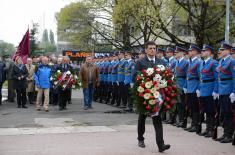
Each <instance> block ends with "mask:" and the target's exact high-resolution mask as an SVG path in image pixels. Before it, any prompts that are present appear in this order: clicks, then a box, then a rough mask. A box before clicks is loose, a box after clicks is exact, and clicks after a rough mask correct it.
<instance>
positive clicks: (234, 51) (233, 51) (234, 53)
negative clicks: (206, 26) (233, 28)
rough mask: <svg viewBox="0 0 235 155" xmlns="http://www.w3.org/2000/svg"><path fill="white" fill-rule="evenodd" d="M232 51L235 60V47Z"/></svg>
mask: <svg viewBox="0 0 235 155" xmlns="http://www.w3.org/2000/svg"><path fill="white" fill-rule="evenodd" d="M231 50H232V51H231V55H232V58H233V59H235V47H233V48H232V49H231Z"/></svg>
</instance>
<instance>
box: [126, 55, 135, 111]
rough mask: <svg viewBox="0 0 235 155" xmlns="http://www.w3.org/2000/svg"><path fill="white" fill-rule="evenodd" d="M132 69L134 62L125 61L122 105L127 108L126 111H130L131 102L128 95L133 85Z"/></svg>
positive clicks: (131, 60) (130, 60)
mask: <svg viewBox="0 0 235 155" xmlns="http://www.w3.org/2000/svg"><path fill="white" fill-rule="evenodd" d="M134 67H135V62H134V60H133V59H129V60H126V63H125V72H124V73H125V78H124V88H125V89H124V90H125V92H124V95H125V96H124V103H123V105H124V106H125V107H126V106H128V107H127V108H128V110H132V108H133V106H132V101H131V94H130V88H131V85H132V84H133V81H132V79H133V74H134Z"/></svg>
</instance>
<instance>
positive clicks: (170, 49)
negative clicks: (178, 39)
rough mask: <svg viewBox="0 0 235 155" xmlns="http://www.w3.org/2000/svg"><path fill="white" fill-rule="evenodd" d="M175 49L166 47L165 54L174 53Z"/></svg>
mask: <svg viewBox="0 0 235 155" xmlns="http://www.w3.org/2000/svg"><path fill="white" fill-rule="evenodd" d="M174 51H175V49H174V48H171V47H167V48H166V52H172V53H174Z"/></svg>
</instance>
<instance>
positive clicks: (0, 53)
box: [0, 41, 16, 57]
mask: <svg viewBox="0 0 235 155" xmlns="http://www.w3.org/2000/svg"><path fill="white" fill-rule="evenodd" d="M15 50H16V49H15V47H14V45H13V44H11V43H7V42H4V41H0V57H4V56H11V55H12V54H13V53H14V52H15Z"/></svg>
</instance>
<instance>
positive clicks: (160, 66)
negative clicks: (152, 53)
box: [157, 65, 166, 71]
mask: <svg viewBox="0 0 235 155" xmlns="http://www.w3.org/2000/svg"><path fill="white" fill-rule="evenodd" d="M157 67H158V68H159V69H160V70H161V71H164V70H165V69H166V68H165V66H163V65H157Z"/></svg>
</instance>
